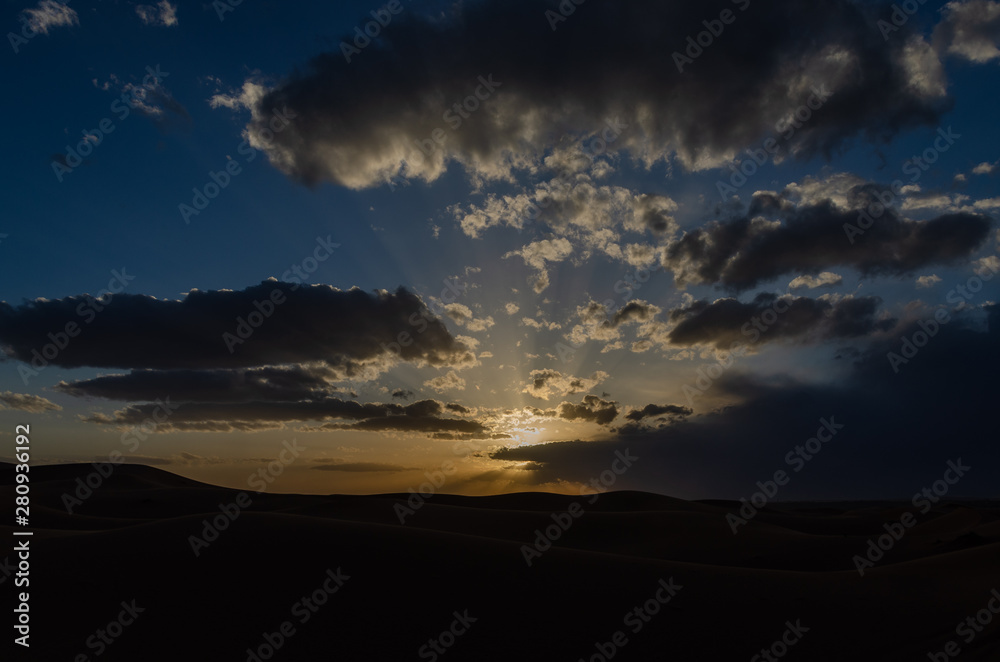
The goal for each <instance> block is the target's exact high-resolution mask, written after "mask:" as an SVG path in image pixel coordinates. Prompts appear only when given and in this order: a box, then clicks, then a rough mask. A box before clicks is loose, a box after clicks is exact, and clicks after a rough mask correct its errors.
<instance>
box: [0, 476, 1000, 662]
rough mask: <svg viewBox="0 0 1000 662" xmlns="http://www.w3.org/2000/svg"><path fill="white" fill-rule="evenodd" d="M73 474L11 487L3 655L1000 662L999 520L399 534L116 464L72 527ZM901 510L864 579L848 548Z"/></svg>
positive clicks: (867, 519)
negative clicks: (16, 571) (19, 521)
mask: <svg viewBox="0 0 1000 662" xmlns="http://www.w3.org/2000/svg"><path fill="white" fill-rule="evenodd" d="M2 471H3V473H2V480H0V483H2V485H0V499H2V500H3V503H4V504H13V501H14V487H13V479H12V476H13V469H12V467H11V465H9V464H7V465H2ZM91 471H92V467H91V466H90V465H63V466H48V467H34V468H32V470H31V477H32V482H31V487H32V492H31V497H32V504H31V526H30V529H31V530H33V531H34V532H35V533H34V537H33V538H32V539H31V543H30V549H31V556H30V564H31V568H30V572H31V586H30V593H31V594H30V605H31V621H32V631H31V638H30V641H31V648H30V654H29V656H25V655H24V650H23V649H20V648H18V647H15V648H18V650H16V654H15V657H14V659H31V660H44V661H46V662H48V661H50V660H52V661H56V660H66V661H70V660H79V661H83V660H101V661H102V662H103V661H104V660H109V661H110V660H129V661H136V662H138V661H142V662H156V661H159V660H164V661H165V660H171V661H173V660H206V661H212V662H217V661H223V660H234V661H236V662H245V661H247V660H255V659H260V660H266V659H274V660H304V661H309V662H313V661H321V660H322V661H325V660H343V661H345V662H355V661H369V660H370V661H374V662H382V661H392V662H394V661H397V660H421V659H423V660H436V659H439V660H442V661H443V662H458V661H460V660H474V661H482V660H510V661H533V660H539V661H546V662H547V661H550V660H566V661H567V662H577V660H579V659H581V658H582V659H584V660H588V661H589V660H592V659H593V660H595V661H599V660H602V659H614V660H640V661H647V660H648V661H653V660H657V661H658V660H664V661H673V660H678V661H683V662H691V661H696V660H699V661H700V660H706V661H717V660H754V661H756V660H767V659H787V660H802V661H809V662H817V661H823V660H838V661H840V660H856V661H867V660H872V661H889V660H914V661H922V660H928V659H938V660H942V661H944V660H948V659H958V660H960V661H961V662H966V661H967V662H974V661H982V662H986V661H991V662H995V661H996V660H1000V626H998V623H1000V616H998V615H996V614H993V613H991V612H990V610H989V605H990V604H992V605H993V607H994V608H996V609H997V610H998V611H1000V600H997V599H994V597H993V595H991V592H992V591H993V590H994V589H998V588H1000V504H998V503H981V502H976V503H973V502H941V503H938V504H937V505H936V506H935V507H934V509H933V510H931V511H930V512H928V513H926V514H921V513H920V512H919V510H917V509H914V508H913V506H912V505H911V504H909V503H853V504H778V505H772V506H770V507H768V508H767V509H766V510H764V511H763V512H761V513H760V514H759V515H757V516H756V517H755V518H753V519H752V520H751V521H750V522H749V524H747V525H746V526H743V527H741V528H740V530H739V532H738V534H737V535H734V534H733V532H732V530H731V528H730V525H729V523H728V522H727V521H726V514H727V513H730V512H735V511H736V508H737V507H738V505H739V504H735V503H727V502H686V501H680V500H676V499H671V498H668V497H663V496H657V495H651V494H642V493H634V492H631V493H630V492H616V493H607V494H604V495H601V496H600V497H599V498H598V499H597V501H596V502H595V503H593V504H590V503H588V499H585V498H582V497H566V496H558V495H552V494H512V495H505V496H495V497H483V498H474V497H458V496H447V495H436V496H433V497H431V498H429V499H428V500H427V501H426V503H424V504H423V505H422V506H421V507H420V508H419V509H417V510H416V511H415V512H413V513H412V514H411V515H409V516H408V517H406V523H405V524H400V521H399V518H398V516H397V509H396V508H395V506H396V505H397V504H405V503H406V497H407V496H408V495H381V496H296V495H271V494H256V493H253V492H250V493H247V495H246V496H245V497H244V503H245V500H246V498H250V499H251V500H252V503H251V504H250V505H249V507H247V508H246V509H241V510H240V511H239V514H238V516H237V517H236V518H235V520H232V519H231V517H227V516H225V515H222V510H223V509H222V508H220V504H221V505H222V506H225V510H227V511H228V512H230V513H233V512H234V508H235V506H233V504H235V503H237V495H238V494H240V493H239V492H237V491H234V490H229V489H223V488H219V487H213V486H211V485H205V484H201V483H197V482H194V481H191V480H187V479H185V478H181V477H179V476H176V475H173V474H170V473H167V472H164V471H161V470H158V469H153V468H150V467H145V466H128V465H123V466H119V467H117V468H116V470H115V472H114V473H113V474H112V475H111V476H110V478H108V479H107V480H106V481H105V482H104V484H103V485H102V486H101V487H100V488H99V489H98V490H96V491H95V493H94V494H93V496H91V497H90V498H89V499H87V500H85V501H84V502H83V504H82V505H78V506H77V507H76V508H75V509H74V514H72V515H70V514H69V513H67V510H66V508H65V507H64V506H63V500H62V496H63V494H64V493H70V494H72V493H73V492H74V491H75V490H76V487H77V484H76V479H77V478H78V477H83V476H85V475H86V474H88V473H90V472H91ZM574 503H577V504H580V507H581V508H582V511H577V510H575V509H576V506H573V507H574V511H575V512H577V513H578V514H579V513H580V512H582V514H580V516H579V517H578V518H573V517H572V515H566V514H565V513H566V511H567V510H568V509H569V508H570V507H571V504H574ZM5 508H8V506H6V505H5ZM11 508H12V506H11ZM907 511H910V512H913V513H914V517H915V525H914V526H913V527H912V528H907V529H906V530H905V535H902V537H901V538H900V540H899V541H898V542H896V541H893V544H892V546H891V548H890V549H889V550H888V551H886V552H884V557H883V558H881V560H879V561H878V562H876V563H875V564H874V567H872V568H868V569H867V570H866V571H865V573H864V576H861V575H860V574H859V573H858V571H857V569H856V566H855V559H854V557H855V555H862V556H863V555H865V554H866V552H867V550H868V543H869V540H870V539H873V538H877V537H878V536H879V535H881V534H884V533H885V532H886V529H885V528H884V525H886V524H890V525H891V524H892V523H894V522H899V520H900V518H901V517H902V516H903V514H904V513H905V512H907ZM553 513H556V516H555V518H554V517H553ZM217 517H218V518H219V519H218V522H219V523H220V524H221V523H223V522H225V529H224V530H222V531H219V532H218V536H217V537H212V540H211V541H210V542H209V540H208V537H210V534H209V536H206V535H205V528H206V520H208V521H209V522H210V521H211V520H213V519H215V518H217ZM567 518H569V519H567ZM556 520H560V521H562V522H564V523H565V522H567V521H569V522H571V524H570V525H569V528H568V530H565V531H563V530H562V529H561V528H560V529H559V530H558V534H559V536H558V540H556V541H555V542H554V544H553V546H552V548H551V549H548V550H547V551H544V552H542V553H541V554H540V556H537V557H536V556H534V555H532V564H531V565H530V566H529V565H528V563H527V562H526V560H525V548H524V547H523V546H524V545H535V544H536V538H537V537H538V534H537V533H536V530H543V529H545V528H546V527H548V526H550V525H555V521H556ZM12 523H13V520H12V518H8V520H7V521H6V522H5V523H4V526H3V527H2V528H3V532H2V536H3V543H2V549H0V564H3V560H4V559H5V558H6V559H10V560H11V561H12V562H13V563H14V564H16V555H15V553H14V552H13V551H12V548H13V545H14V543H13V542H11V541H12V540H13V536H12V535H11V534H12V529H13V528H14V527H12V526H10V524H12ZM552 531H553V532H555V531H556V530H555V529H552ZM192 536H197V537H198V538H202V539H204V540H205V541H206V542H208V543H209V544H208V545H207V546H200V547H199V549H198V552H199V553H198V555H197V556H196V555H195V553H194V551H193V550H192V539H191V537H192ZM537 542H540V543H542V544H541V545H540V546H541V547H543V546H544V541H537ZM883 543H884V544H886V545H888V543H889V539H888V538H885V539H883ZM2 568H3V570H2V572H0V581H2V583H3V587H4V593H5V595H6V596H9V597H7V598H5V604H7V605H10V604H12V603H14V596H13V595H12V594H14V593H15V589H14V586H13V584H14V577H13V576H10V575H9V574H8V573H10V572H11V568H10V566H9V565H2ZM22 590H24V589H23V588H22V589H17V592H20V591H22ZM671 594H672V595H671ZM998 595H1000V593H998ZM657 598H659V600H658V599H657ZM991 600H993V601H992V603H991ZM123 603H124V604H123ZM637 610H638V611H637ZM5 613H6V614H7V618H8V619H11V623H10V624H12V621H13V619H12V615H11V611H10V608H9V607H8V608H7V609H6V610H5ZM977 614H978V618H979V619H980V621H985V622H987V623H988V624H987V625H981V624H980V623H978V622H976V618H977ZM970 618H971V619H972V621H967V619H970ZM10 624H5V630H6V631H7V632H8V633H9V632H10V631H11V629H10ZM283 629H284V632H282V630H283ZM783 638H784V643H782V639H783ZM615 642H617V643H615ZM949 642H952V648H951V651H953V652H954V651H955V650H956V647H957V649H958V657H957V658H955V657H948V656H947V655H945V654H944V653H943V652H942V651H944V650H945V646H946V645H948V644H949ZM435 649H437V651H436V650H435ZM762 649H767V650H768V651H770V652H768V654H767V656H762V657H754V656H755V655H761V650H762ZM8 650H9V648H8ZM251 652H253V653H254V654H255V655H256V657H254V656H251ZM269 653H270V654H269ZM928 653H934V654H936V655H937V656H936V657H933V658H929V657H928Z"/></svg>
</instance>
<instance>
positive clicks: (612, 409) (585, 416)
mask: <svg viewBox="0 0 1000 662" xmlns="http://www.w3.org/2000/svg"><path fill="white" fill-rule="evenodd" d="M557 411H558V415H559V418H564V419H566V420H567V421H576V420H581V421H590V422H592V423H597V424H598V425H607V424H608V423H610V422H611V421H613V420H615V418H617V417H618V403H617V402H608V401H607V400H601V399H600V398H599V397H597V396H596V395H587V396H584V398H583V401H582V402H581V403H580V404H578V405H574V404H572V403H570V402H563V403H562V404H560V405H559V407H558V409H557Z"/></svg>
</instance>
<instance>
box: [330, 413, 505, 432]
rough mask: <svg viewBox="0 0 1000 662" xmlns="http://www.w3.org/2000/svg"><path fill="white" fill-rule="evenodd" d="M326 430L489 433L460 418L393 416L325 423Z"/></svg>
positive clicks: (477, 424) (476, 424)
mask: <svg viewBox="0 0 1000 662" xmlns="http://www.w3.org/2000/svg"><path fill="white" fill-rule="evenodd" d="M321 429H324V430H358V431H362V432H385V431H390V430H392V431H396V432H458V433H467V434H476V435H482V434H485V433H487V432H488V430H487V429H486V428H485V427H484V426H483V424H482V423H479V422H478V421H469V420H466V419H460V418H437V417H435V416H391V417H388V418H368V419H365V420H363V421H358V422H357V423H350V424H348V423H325V424H323V425H322V426H321Z"/></svg>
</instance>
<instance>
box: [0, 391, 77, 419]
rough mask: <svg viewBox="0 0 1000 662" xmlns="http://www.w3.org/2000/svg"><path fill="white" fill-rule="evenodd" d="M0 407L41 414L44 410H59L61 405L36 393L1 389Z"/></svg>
mask: <svg viewBox="0 0 1000 662" xmlns="http://www.w3.org/2000/svg"><path fill="white" fill-rule="evenodd" d="M0 409H17V410H19V411H26V412H28V413H31V414H41V413H42V412H46V411H61V410H62V407H60V406H59V405H57V404H56V403H54V402H51V401H49V400H46V399H45V398H43V397H41V396H38V395H31V394H28V393H14V392H13V391H2V392H0Z"/></svg>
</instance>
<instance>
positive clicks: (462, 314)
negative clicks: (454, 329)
mask: <svg viewBox="0 0 1000 662" xmlns="http://www.w3.org/2000/svg"><path fill="white" fill-rule="evenodd" d="M444 314H445V315H447V316H448V318H449V319H451V320H452V321H453V322H455V324H457V325H459V326H464V327H465V328H467V329H468V330H469V331H472V332H479V331H485V330H486V329H488V328H490V327H491V326H493V324H494V322H493V317H492V316H490V317H486V318H483V319H477V318H476V317H475V315H474V314H473V313H472V309H471V308H469V307H468V306H466V305H463V304H461V303H450V304H448V305H447V306H445V307H444Z"/></svg>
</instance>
